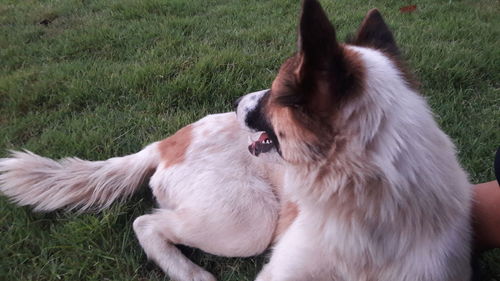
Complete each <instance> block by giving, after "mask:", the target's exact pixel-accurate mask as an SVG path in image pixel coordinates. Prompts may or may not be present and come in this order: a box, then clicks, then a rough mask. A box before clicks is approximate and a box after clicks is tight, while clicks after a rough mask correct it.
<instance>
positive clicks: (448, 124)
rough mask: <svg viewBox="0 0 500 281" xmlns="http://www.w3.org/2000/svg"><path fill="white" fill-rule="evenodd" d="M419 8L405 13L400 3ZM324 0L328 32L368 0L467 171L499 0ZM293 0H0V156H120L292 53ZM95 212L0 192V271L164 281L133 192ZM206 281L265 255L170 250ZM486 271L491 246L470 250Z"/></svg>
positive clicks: (253, 265) (258, 79) (489, 120)
mask: <svg viewBox="0 0 500 281" xmlns="http://www.w3.org/2000/svg"><path fill="white" fill-rule="evenodd" d="M414 3H416V4H417V10H416V11H415V12H413V13H400V11H399V8H400V7H401V6H403V5H408V4H414ZM414 3H413V2H408V1H348V0H341V1H329V0H323V1H322V4H323V6H324V7H325V9H326V10H327V11H328V13H329V15H330V18H331V20H332V21H333V23H334V24H335V25H336V27H337V30H338V35H339V38H345V37H346V36H347V34H348V33H350V32H354V30H355V28H356V27H357V26H358V24H359V23H360V22H361V20H362V17H363V15H364V14H365V13H366V11H367V10H368V9H370V8H373V7H378V8H379V9H380V10H381V12H382V13H383V15H384V16H385V18H386V20H387V22H388V23H389V24H390V25H391V27H392V28H393V30H394V32H395V35H396V38H397V40H398V42H399V44H400V46H401V47H402V49H403V51H404V54H405V57H406V58H407V59H408V61H409V64H410V66H411V67H412V69H413V70H414V71H415V72H416V74H417V76H418V77H419V79H420V81H421V82H422V94H423V95H424V96H426V97H427V98H428V101H429V103H430V104H431V106H432V108H433V110H434V112H435V113H436V118H437V119H438V121H439V123H440V124H441V125H442V127H443V129H444V130H445V131H446V132H447V133H448V134H449V135H450V136H451V137H452V138H453V139H454V141H455V142H456V144H457V147H458V150H459V156H460V160H461V162H462V164H463V166H464V167H465V168H466V169H467V170H468V172H469V173H470V179H471V181H472V182H482V181H487V180H492V179H493V171H492V161H493V155H494V151H495V150H496V148H497V146H498V145H499V144H500V84H499V83H500V82H499V81H500V25H499V23H500V1H498V0H475V1H452V0H449V1H448V0H447V1H436V0H422V1H415V2H414ZM299 6H300V5H299V1H298V0H293V1H291V0H274V1H258V0H231V1H230V0H78V1H77V0H59V1H57V0H52V1H34V0H32V1H30V0H22V1H21V0H1V1H0V62H1V63H0V157H1V156H5V155H6V150H7V149H22V148H24V149H29V150H31V151H34V152H36V153H38V154H41V155H44V156H48V157H53V158H60V157H64V156H78V157H80V158H85V159H89V160H98V159H99V160H100V159H107V158H110V157H112V156H118V155H124V154H130V153H132V152H135V151H138V150H139V149H140V148H141V147H143V146H145V145H146V144H148V143H150V142H153V141H155V140H159V139H161V138H164V137H166V136H168V135H170V134H172V133H173V132H175V131H176V130H177V129H179V128H180V127H181V126H183V125H185V124H187V123H190V122H192V121H195V120H196V119H198V118H200V117H202V116H204V115H206V114H208V113H215V112H223V111H228V110H230V109H231V103H232V101H233V100H234V99H235V98H236V97H238V96H240V95H242V94H244V93H247V92H251V91H255V90H260V89H263V88H267V87H269V85H270V82H271V81H272V79H273V77H274V75H275V74H276V72H277V69H278V67H279V65H280V64H281V62H282V61H283V60H284V59H285V58H286V57H287V56H289V55H290V54H292V52H293V51H294V48H295V29H296V24H297V18H298V13H299ZM144 190H145V191H144V192H142V194H138V195H137V196H135V197H134V198H133V200H131V201H130V202H128V203H126V204H115V205H113V206H112V208H111V209H109V210H106V211H104V212H103V213H100V214H83V215H77V214H71V213H70V214H65V213H62V212H56V213H50V214H34V213H32V212H30V209H29V208H17V207H15V206H13V205H12V204H10V203H9V202H8V200H6V199H5V198H0V233H1V238H0V280H168V278H167V277H165V276H164V275H163V273H162V272H161V271H160V270H159V269H158V268H157V267H156V266H154V265H153V264H152V263H149V262H147V260H146V257H145V255H144V254H143V252H142V250H141V249H140V247H139V245H138V243H137V241H136V239H135V237H134V235H133V231H132V228H131V224H132V221H133V219H134V218H135V217H137V216H139V215H141V214H143V213H145V212H148V211H149V210H151V208H152V206H153V203H152V201H151V196H150V195H149V194H148V193H147V191H146V188H145V189H144ZM184 250H185V251H186V253H187V254H188V255H190V256H191V257H192V258H193V259H194V260H195V261H196V262H197V263H199V264H201V265H202V266H203V267H206V268H208V269H209V270H210V271H211V272H213V273H214V274H215V275H216V276H217V277H218V278H219V279H220V280H225V281H240V280H253V277H254V276H255V274H256V272H258V270H259V268H260V267H261V265H262V263H263V261H264V259H265V258H264V257H258V258H252V259H225V258H219V257H214V256H209V255H205V254H203V253H200V252H199V251H194V250H191V249H184ZM482 269H483V271H484V277H483V280H488V281H493V280H500V251H498V250H497V251H491V252H489V253H487V254H485V255H483V257H482Z"/></svg>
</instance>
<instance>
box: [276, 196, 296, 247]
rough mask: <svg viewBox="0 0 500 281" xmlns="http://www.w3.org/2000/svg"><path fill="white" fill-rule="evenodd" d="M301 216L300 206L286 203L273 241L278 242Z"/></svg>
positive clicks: (281, 211)
mask: <svg viewBox="0 0 500 281" xmlns="http://www.w3.org/2000/svg"><path fill="white" fill-rule="evenodd" d="M298 215H299V206H297V204H295V203H293V202H290V201H288V202H285V203H284V204H283V206H282V207H281V210H280V215H279V219H278V224H277V226H276V230H275V231H274V238H273V241H276V240H278V239H279V238H280V237H281V235H282V234H283V233H285V231H286V230H287V229H288V228H289V227H290V225H291V224H292V223H293V221H295V219H296V218H297V216H298Z"/></svg>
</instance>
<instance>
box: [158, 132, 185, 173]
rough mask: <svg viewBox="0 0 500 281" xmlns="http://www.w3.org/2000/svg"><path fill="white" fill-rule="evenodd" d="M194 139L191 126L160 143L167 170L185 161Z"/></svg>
mask: <svg viewBox="0 0 500 281" xmlns="http://www.w3.org/2000/svg"><path fill="white" fill-rule="evenodd" d="M192 137H193V125H192V124H190V125H187V126H186V127H184V128H182V129H180V130H179V131H177V132H176V133H175V134H174V135H173V136H170V137H168V138H166V139H164V140H162V141H161V142H160V144H159V150H160V154H161V158H162V160H163V161H164V163H165V167H166V168H168V167H171V166H173V165H175V164H178V163H181V162H182V161H184V159H185V155H186V151H187V149H188V147H189V145H190V144H191V139H192Z"/></svg>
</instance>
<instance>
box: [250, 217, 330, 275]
mask: <svg viewBox="0 0 500 281" xmlns="http://www.w3.org/2000/svg"><path fill="white" fill-rule="evenodd" d="M308 237H310V236H309V234H308V233H306V231H304V228H303V227H300V226H299V224H298V223H297V221H295V222H294V223H293V224H292V225H291V226H290V228H289V229H288V230H287V231H286V232H285V233H284V235H283V236H282V238H281V239H280V240H279V242H278V244H277V245H276V246H275V248H274V251H273V253H272V255H271V260H270V261H269V263H268V264H266V265H265V266H264V268H263V269H262V271H261V272H260V273H259V275H258V276H257V278H256V280H255V281H306V280H311V281H312V280H314V281H334V280H336V279H335V278H334V277H333V276H332V275H331V271H330V268H329V267H328V266H327V265H324V264H323V263H324V260H323V259H322V258H321V256H322V254H321V249H318V248H317V247H315V245H316V243H315V241H314V239H308ZM325 268H327V269H328V271H329V272H325Z"/></svg>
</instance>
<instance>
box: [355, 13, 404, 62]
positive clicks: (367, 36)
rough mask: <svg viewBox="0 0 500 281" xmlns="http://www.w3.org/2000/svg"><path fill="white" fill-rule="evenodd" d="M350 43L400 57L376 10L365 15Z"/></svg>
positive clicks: (392, 37)
mask: <svg viewBox="0 0 500 281" xmlns="http://www.w3.org/2000/svg"><path fill="white" fill-rule="evenodd" d="M352 43H353V44H354V45H358V46H365V47H372V48H375V49H378V50H381V51H384V52H386V53H388V54H390V55H393V56H399V55H400V51H399V48H398V45H397V44H396V41H395V40H394V36H393V35H392V32H391V30H390V29H389V27H388V26H387V24H386V23H385V21H384V19H383V18H382V15H381V14H380V12H379V11H378V10H377V9H372V10H370V11H369V12H368V13H367V14H366V16H365V19H364V20H363V22H362V23H361V25H360V26H359V28H358V32H357V34H356V37H355V38H354V40H353V42H352Z"/></svg>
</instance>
